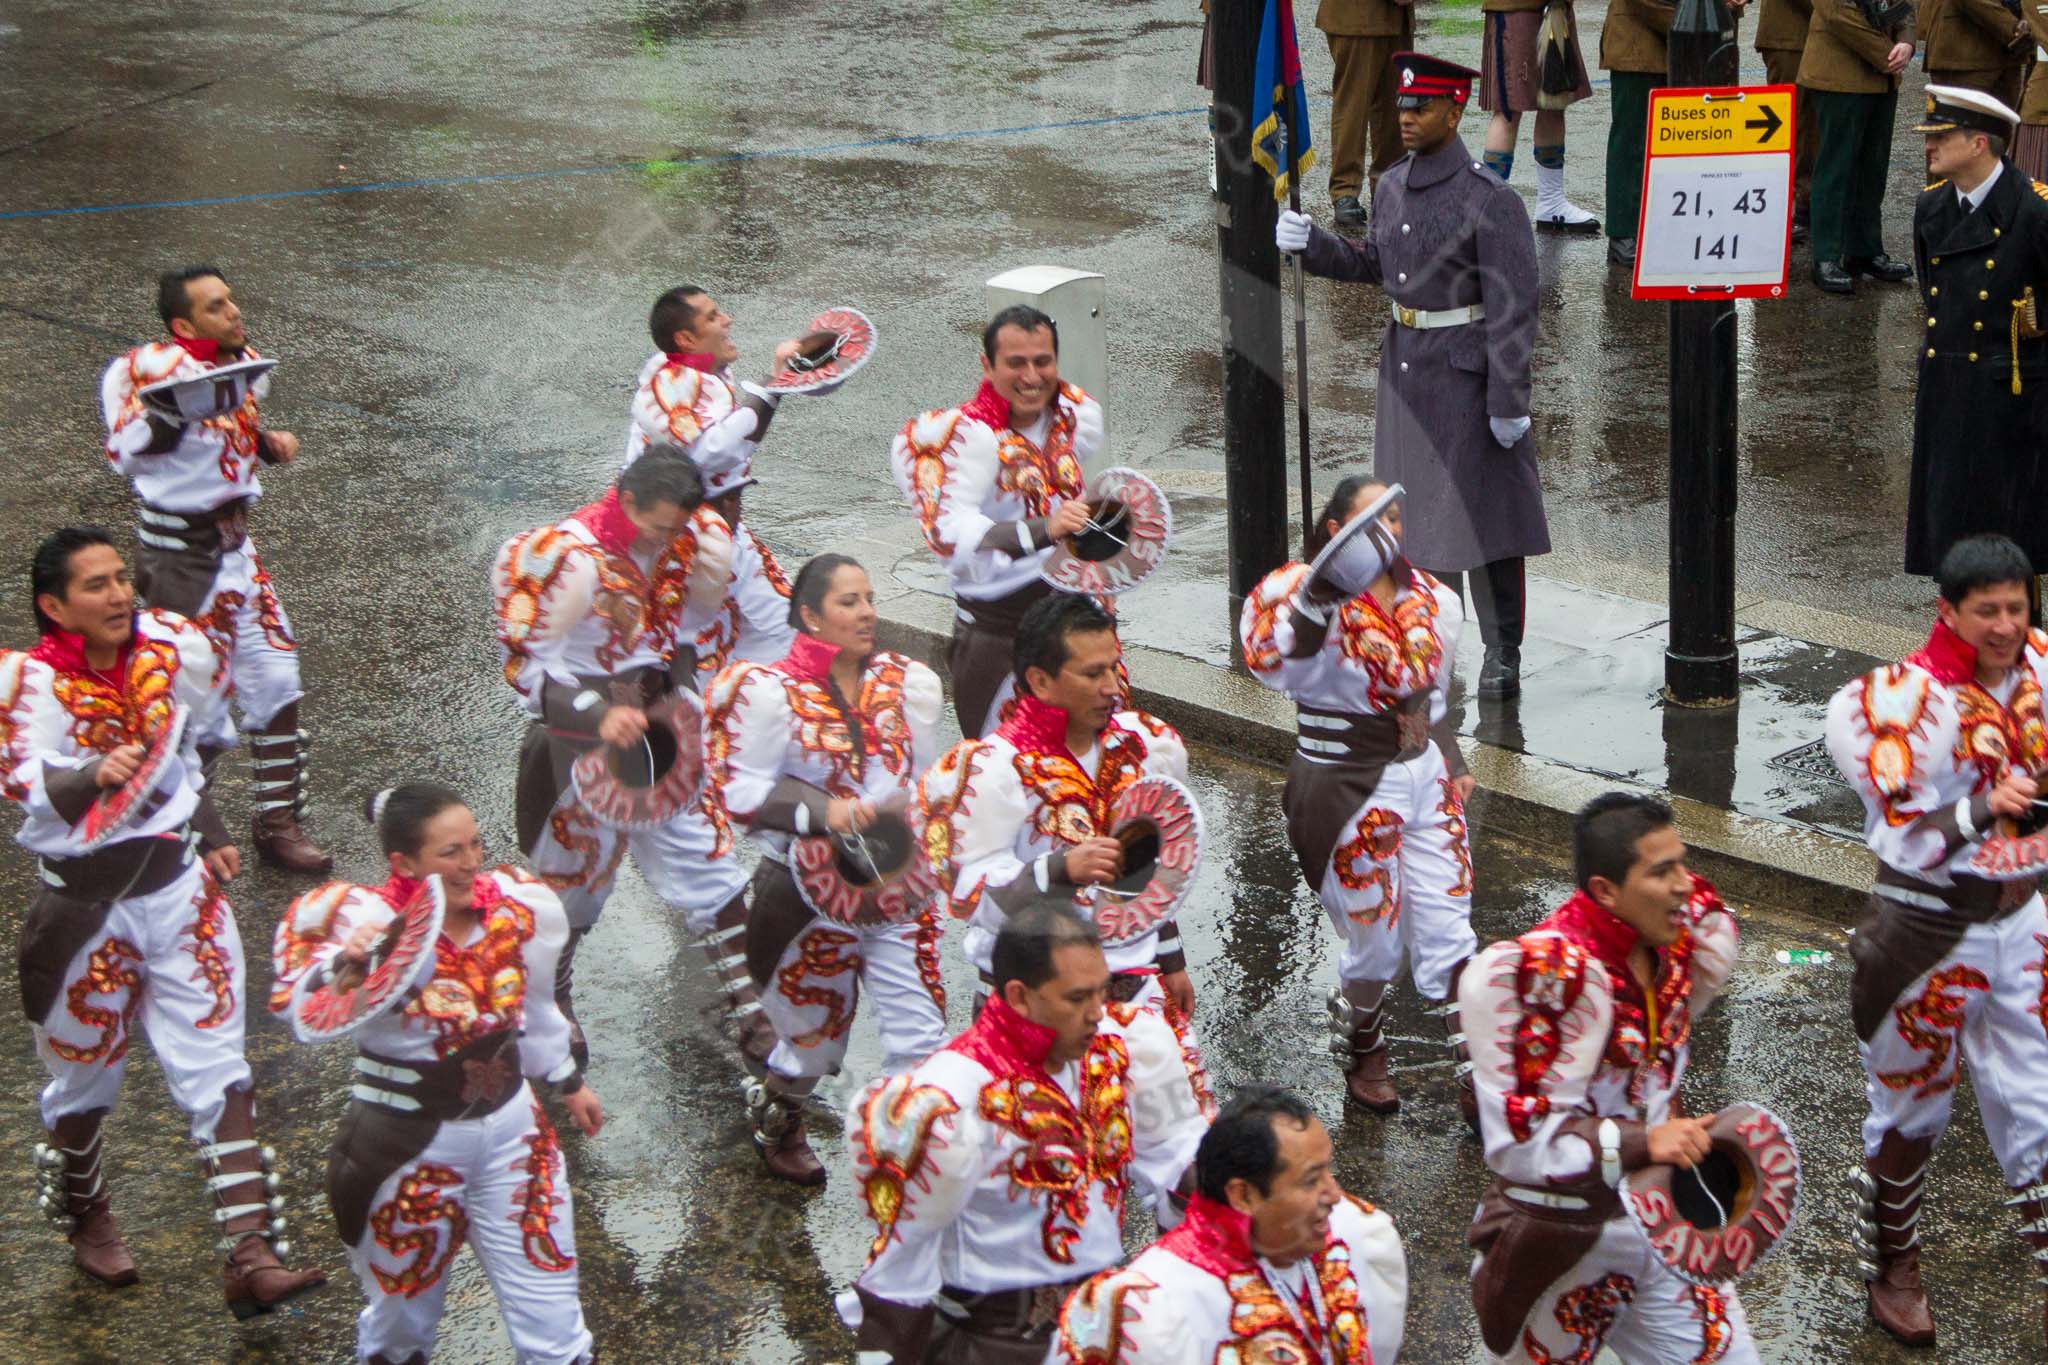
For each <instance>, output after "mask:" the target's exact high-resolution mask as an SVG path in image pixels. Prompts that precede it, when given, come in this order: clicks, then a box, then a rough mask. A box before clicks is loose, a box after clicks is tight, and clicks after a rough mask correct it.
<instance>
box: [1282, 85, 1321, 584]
mask: <svg viewBox="0 0 2048 1365" xmlns="http://www.w3.org/2000/svg"><path fill="white" fill-rule="evenodd" d="M1294 157H1295V151H1294V116H1293V114H1292V112H1290V113H1289V115H1288V119H1287V160H1288V164H1290V165H1292V164H1293V163H1294ZM1287 207H1288V208H1290V209H1292V210H1294V211H1295V212H1296V213H1300V212H1301V176H1300V174H1299V173H1297V174H1294V175H1290V176H1289V177H1287ZM1288 259H1289V260H1291V261H1292V262H1293V263H1294V429H1295V444H1296V446H1297V447H1298V448H1299V450H1300V456H1301V557H1302V558H1303V559H1304V560H1306V559H1308V558H1310V555H1309V552H1308V545H1309V538H1310V537H1311V536H1312V535H1314V534H1315V519H1316V503H1315V489H1314V484H1315V480H1314V478H1313V477H1312V476H1311V475H1310V473H1309V457H1308V278H1307V277H1308V271H1307V269H1306V268H1305V267H1303V265H1302V263H1301V253H1300V252H1299V251H1295V252H1290V253H1288Z"/></svg>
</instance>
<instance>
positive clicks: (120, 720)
mask: <svg viewBox="0 0 2048 1365" xmlns="http://www.w3.org/2000/svg"><path fill="white" fill-rule="evenodd" d="M29 590H30V600H31V601H32V603H33V604H34V607H35V613H36V620H37V622H38V624H39V625H40V626H41V627H42V638H41V639H40V640H38V641H37V642H36V645H35V648H33V649H31V650H28V651H26V652H18V651H12V650H10V651H5V652H0V733H4V734H5V735H6V737H7V747H6V764H5V771H4V772H0V789H4V793H5V795H6V796H7V797H8V798H10V799H11V800H14V801H17V802H19V803H20V805H21V807H22V810H23V814H24V819H23V821H22V826H21V829H20V832H19V833H17V834H16V836H15V839H16V841H17V842H18V843H20V844H21V846H22V847H23V848H25V849H27V850H28V851H29V852H30V853H32V854H34V855H35V858H36V863H37V871H38V872H39V873H40V874H41V875H40V885H39V887H38V889H37V891H36V895H35V898H34V899H33V900H32V901H31V902H30V903H29V908H28V914H27V918H26V921H25V922H24V923H23V925H22V928H21V943H20V965H21V1000H22V1006H23V1010H24V1012H25V1013H26V1014H27V1015H28V1019H29V1022H30V1024H32V1025H33V1026H34V1028H35V1041H36V1051H37V1053H38V1054H39V1055H40V1056H41V1058H42V1060H43V1065H44V1067H45V1068H46V1069H47V1070H48V1071H49V1074H50V1082H49V1084H48V1085H46V1086H45V1087H44V1088H43V1092H42V1097H41V1108H42V1118H43V1126H44V1127H45V1128H47V1129H48V1130H49V1135H50V1142H49V1145H48V1146H44V1147H38V1148H37V1151H36V1173H37V1178H38V1180H39V1181H40V1183H41V1185H42V1199H41V1200H40V1203H41V1205H42V1209H43V1212H44V1213H45V1214H47V1215H48V1216H49V1218H50V1220H51V1222H53V1223H54V1224H56V1225H57V1228H58V1230H59V1231H61V1232H63V1233H65V1234H67V1236H68V1237H69V1240H70V1242H71V1247H72V1255H73V1259H74V1260H75V1261H76V1263H77V1265H78V1268H79V1269H80V1270H82V1271H84V1272H85V1273H86V1274H87V1275H90V1276H92V1277H93V1278H94V1279H96V1280H99V1281H100V1282H102V1283H104V1284H108V1285H112V1286H116V1287H120V1286H124V1285H130V1284H134V1283H135V1282H136V1279H137V1274H136V1268H135V1260H134V1258H133V1257H132V1256H131V1255H130V1254H129V1251H128V1247H127V1245H126V1244H125V1243H124V1242H123V1241H122V1240H121V1234H120V1231H119V1230H118V1229H117V1228H116V1227H115V1224H114V1215H113V1209H112V1205H111V1198H110V1195H109V1192H108V1185H109V1177H110V1174H111V1173H112V1172H113V1171H114V1170H115V1169H117V1168H116V1167H115V1166H111V1165H109V1164H108V1163H107V1162H106V1161H105V1160H104V1153H105V1141H104V1139H105V1132H104V1124H105V1122H106V1118H107V1115H108V1114H109V1113H111V1112H112V1110H113V1107H114V1102H115V1100H116V1099H117V1098H119V1096H120V1092H121V1078H122V1076H123V1075H124V1074H125V1072H126V1070H127V1058H128V1054H129V1045H130V1043H131V1042H132V1041H133V1031H134V1029H135V1026H136V1025H137V1024H138V1023H139V1024H140V1025H141V1028H142V1031H143V1032H144V1033H145V1034H146V1035H147V1036H148V1038H149V1044H150V1050H151V1051H152V1052H153V1053H154V1054H155V1056H156V1060H157V1064H158V1065H159V1066H160V1067H161V1068H162V1070H163V1073H164V1079H165V1081H166V1082H168V1083H169V1085H170V1089H171V1096H172V1098H173V1099H175V1100H176V1101H177V1103H178V1107H179V1108H181V1109H183V1110H184V1111H185V1112H186V1114H187V1115H188V1116H189V1117H190V1119H191V1133H192V1140H193V1141H194V1142H195V1143H197V1144H198V1145H199V1157H200V1161H201V1163H202V1169H203V1172H204V1175H205V1176H206V1177H207V1181H206V1188H207V1193H208V1195H209V1196H210V1199H209V1202H210V1203H212V1204H213V1206H214V1207H213V1219H212V1221H213V1224H214V1227H215V1231H216V1232H218V1233H219V1234H220V1238H221V1240H220V1247H219V1249H220V1250H222V1251H225V1252H227V1253H228V1255H227V1263H226V1266H225V1268H224V1269H223V1271H222V1281H223V1288H224V1291H225V1293H226V1297H227V1304H228V1307H229V1308H230V1309H232V1310H233V1311H234V1314H235V1316H236V1317H237V1318H246V1317H250V1316H252V1315H254V1314H258V1313H267V1312H269V1311H270V1310H271V1309H272V1308H274V1307H275V1306H276V1305H278V1304H279V1303H282V1302H283V1301H284V1300H286V1299H288V1298H290V1297H292V1296H293V1295H295V1294H297V1293H299V1292H301V1291H302V1290H306V1289H310V1288H312V1287H313V1286H315V1285H318V1284H322V1283H324V1282H325V1281H326V1278H327V1277H326V1276H325V1275H324V1274H323V1273H321V1272H320V1271H318V1270H296V1271H295V1270H289V1269H287V1268H286V1267H285V1266H284V1264H283V1263H282V1262H281V1261H280V1260H279V1259H278V1258H279V1257H280V1256H287V1255H289V1254H290V1252H291V1247H290V1244H289V1243H287V1242H285V1241H283V1240H281V1239H282V1237H283V1235H284V1219H282V1218H281V1217H277V1216H276V1215H277V1212H278V1211H279V1210H280V1209H282V1208H283V1207H284V1205H283V1201H282V1200H281V1199H275V1198H273V1192H274V1191H275V1190H276V1189H277V1181H278V1178H277V1177H276V1176H275V1175H274V1174H272V1173H271V1169H270V1168H271V1166H272V1164H273V1163H272V1159H271V1155H270V1149H269V1148H267V1147H262V1146H260V1145H259V1143H258V1141H257V1138H256V1131H255V1121H256V1098H255V1088H254V1083H253V1082H252V1081H251V1079H250V1074H249V1064H248V1061H247V1060H246V1059H245V1057H244V1055H243V1046H242V1043H243V1012H244V1009H245V1007H246V1005H247V1003H248V1000H247V991H248V978H247V975H246V973H245V971H244V968H243V962H242V941H241V937H240V934H239V933H238V931H237V929H236V927H235V915H234V911H233V909H232V908H231V907H230V906H229V905H228V902H227V898H226V896H224V895H223V894H222V892H221V887H220V883H221V881H223V880H225V879H227V878H231V877H233V876H235V875H236V873H237V872H238V871H239V870H240V866H241V862H240V857H239V855H238V854H237V853H236V851H235V848H234V846H233V844H232V843H231V842H230V840H229V839H228V836H227V830H226V827H225V826H223V825H222V824H221V823H220V821H219V819H218V818H217V817H215V816H214V814H213V812H212V809H211V806H210V803H209V801H208V799H207V787H208V785H209V782H208V778H207V774H206V767H205V763H204V761H203V757H202V756H203V754H204V753H205V751H206V749H207V747H208V746H209V745H215V744H219V743H221V742H223V741H224V740H225V738H226V737H227V736H228V735H229V734H230V733H232V724H233V722H232V721H231V720H230V719H229V717H228V715H227V689H226V687H225V685H224V684H223V682H222V675H223V673H224V672H225V671H226V660H225V658H224V657H223V654H222V651H221V649H220V648H219V645H218V643H217V642H216V641H215V640H214V639H213V638H212V637H211V635H210V633H209V632H207V631H204V630H201V629H199V627H198V626H197V625H195V624H194V623H193V622H191V621H188V620H186V619H185V618H184V617H182V616H177V615H175V614H173V613H171V612H168V611H163V610H159V609H151V610H141V611H138V610H137V609H136V599H135V587H134V584H133V583H132V582H131V580H130V579H129V576H128V566H127V565H126V564H124V563H123V562H122V561H121V556H120V553H119V552H118V551H116V550H115V549H114V546H113V542H112V541H111V539H110V538H109V537H108V535H107V533H106V532H104V531H102V530H99V529H98V528H97V527H69V528H66V529H64V530H61V531H58V532H56V533H55V534H54V535H51V536H49V537H48V538H47V539H45V540H44V541H43V543H42V544H41V545H40V546H39V547H38V548H37V550H36V553H35V557H34V559H33V561H32V563H31V566H30V570H29ZM124 1164H126V1163H124ZM273 1244H274V1245H273Z"/></svg>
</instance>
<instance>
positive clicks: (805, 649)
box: [776, 631, 839, 683]
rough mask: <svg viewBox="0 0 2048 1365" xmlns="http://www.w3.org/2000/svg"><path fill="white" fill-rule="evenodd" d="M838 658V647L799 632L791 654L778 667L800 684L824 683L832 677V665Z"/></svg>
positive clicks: (792, 643)
mask: <svg viewBox="0 0 2048 1365" xmlns="http://www.w3.org/2000/svg"><path fill="white" fill-rule="evenodd" d="M838 657H839V646H838V645H828V644H826V643H825V642H824V641H823V640H820V639H819V638H818V637H817V636H815V635H805V634H804V633H803V632H801V631H799V632H797V637H796V639H795V640H793V641H791V642H790V646H789V653H787V654H785V655H784V656H783V657H782V662H781V663H780V664H777V665H776V667H777V668H779V669H781V670H782V672H784V673H785V674H787V675H788V676H790V677H792V678H795V679H796V680H797V681H798V682H812V683H823V682H824V681H825V680H826V679H828V678H830V677H831V676H832V663H833V661H834V660H836V659H837V658H838Z"/></svg>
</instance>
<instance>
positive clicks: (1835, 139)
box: [1807, 90, 1899, 261]
mask: <svg viewBox="0 0 2048 1365" xmlns="http://www.w3.org/2000/svg"><path fill="white" fill-rule="evenodd" d="M1807 93H1808V94H1809V95H1811V96H1812V99H1813V130H1814V133H1815V134H1816V135H1817V138H1818V144H1817V148H1816V150H1815V152H1814V157H1813V259H1814V260H1816V261H1842V260H1861V259H1863V258H1865V257H1869V256H1875V255H1877V254H1879V253H1880V252H1882V251H1883V250H1884V181H1885V173H1886V172H1887V171H1888V170H1890V169H1891V164H1892V124H1894V123H1895V122H1897V121H1898V112H1899V94H1898V92H1897V91H1896V90H1891V91H1887V92H1885V93H1884V94H1882V95H1844V94H1840V93H1838V92H1836V91H1833V90H1813V91H1809V92H1807Z"/></svg>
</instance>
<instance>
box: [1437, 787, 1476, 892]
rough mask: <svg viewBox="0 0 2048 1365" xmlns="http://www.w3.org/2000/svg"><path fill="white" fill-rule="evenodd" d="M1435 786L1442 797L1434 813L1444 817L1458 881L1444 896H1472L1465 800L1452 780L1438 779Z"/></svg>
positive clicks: (1445, 830)
mask: <svg viewBox="0 0 2048 1365" xmlns="http://www.w3.org/2000/svg"><path fill="white" fill-rule="evenodd" d="M1436 785H1437V787H1438V789H1439V790H1441V791H1442V792H1443V797H1444V799H1443V800H1441V801H1439V802H1437V803H1436V813H1437V814H1438V815H1441V816H1443V817H1444V837H1445V838H1447V839H1449V840H1450V841H1451V856H1452V857H1453V858H1455V859H1457V861H1458V880H1457V881H1456V882H1455V883H1453V884H1452V886H1451V889H1450V890H1448V891H1446V892H1444V894H1445V895H1446V896H1469V895H1471V894H1472V841H1471V840H1470V839H1468V838H1466V837H1465V798H1464V797H1462V796H1460V795H1458V784H1457V782H1456V780H1454V779H1452V778H1448V777H1439V778H1438V779H1437V780H1436Z"/></svg>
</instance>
